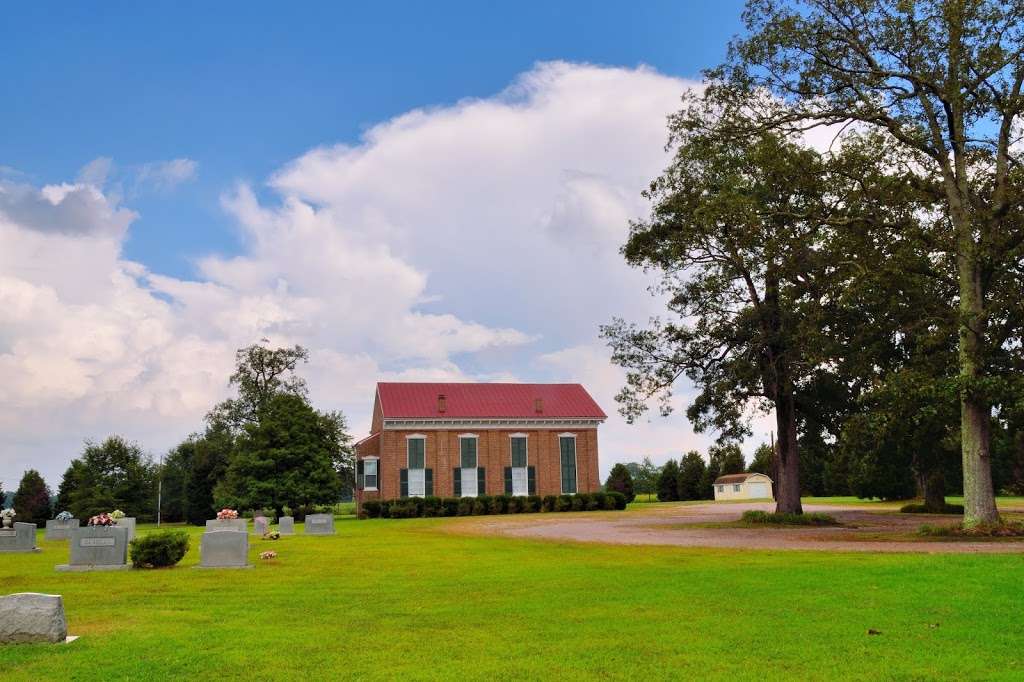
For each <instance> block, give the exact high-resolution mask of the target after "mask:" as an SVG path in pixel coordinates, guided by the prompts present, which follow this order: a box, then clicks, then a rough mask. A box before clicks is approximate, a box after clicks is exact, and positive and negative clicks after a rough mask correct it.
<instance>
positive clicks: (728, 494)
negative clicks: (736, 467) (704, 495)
mask: <svg viewBox="0 0 1024 682" xmlns="http://www.w3.org/2000/svg"><path fill="white" fill-rule="evenodd" d="M771 499H774V496H773V495H772V479H770V478H768V477H767V476H765V475H764V474H729V475H728V476H719V477H718V478H716V479H715V500H771Z"/></svg>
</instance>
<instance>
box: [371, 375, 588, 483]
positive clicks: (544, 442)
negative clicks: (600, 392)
mask: <svg viewBox="0 0 1024 682" xmlns="http://www.w3.org/2000/svg"><path fill="white" fill-rule="evenodd" d="M606 418H607V415H605V413H604V412H603V411H602V410H601V408H600V407H598V405H597V403H596V402H594V399H593V398H591V397H590V394H589V393H587V391H586V389H584V388H583V387H582V386H581V385H579V384H445V383H384V382H382V383H378V384H377V394H376V396H375V398H374V404H373V422H372V424H371V427H370V431H371V433H370V435H369V436H368V437H366V438H364V439H363V440H361V441H359V442H358V443H356V500H357V502H359V503H362V502H363V501H364V500H371V499H385V500H386V499H392V498H397V497H414V496H416V497H418V496H428V495H436V496H438V497H471V496H477V495H501V494H508V495H559V494H572V493H577V492H580V493H589V492H596V491H597V490H599V489H600V482H599V475H598V460H597V427H598V425H599V424H601V423H602V422H603V421H604V420H605V419H606Z"/></svg>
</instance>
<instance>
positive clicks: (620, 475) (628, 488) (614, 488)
mask: <svg viewBox="0 0 1024 682" xmlns="http://www.w3.org/2000/svg"><path fill="white" fill-rule="evenodd" d="M604 489H605V490H607V491H609V492H617V493H622V494H623V495H625V496H626V502H627V503H628V502H632V501H633V500H634V499H635V498H636V493H635V492H634V490H633V476H632V475H631V474H630V473H629V469H627V468H626V465H625V464H616V465H615V466H613V467H612V470H611V472H610V473H609V474H608V481H607V482H605V484H604Z"/></svg>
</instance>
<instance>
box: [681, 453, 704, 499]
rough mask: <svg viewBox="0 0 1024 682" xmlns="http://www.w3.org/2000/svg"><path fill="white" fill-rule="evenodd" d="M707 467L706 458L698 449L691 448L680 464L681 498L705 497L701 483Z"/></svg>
mask: <svg viewBox="0 0 1024 682" xmlns="http://www.w3.org/2000/svg"><path fill="white" fill-rule="evenodd" d="M706 469H707V467H706V466H705V464H704V458H703V457H701V456H700V453H699V452H697V451H696V450H690V451H689V452H687V453H686V455H685V456H684V457H683V460H682V462H681V463H680V465H679V484H678V487H679V499H680V500H700V499H703V498H704V495H703V492H702V491H701V483H702V482H703V480H704V472H705V470H706Z"/></svg>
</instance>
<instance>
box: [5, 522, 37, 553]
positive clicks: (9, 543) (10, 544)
mask: <svg viewBox="0 0 1024 682" xmlns="http://www.w3.org/2000/svg"><path fill="white" fill-rule="evenodd" d="M38 551H39V549H38V548H37V547H36V524H34V523H20V522H17V521H15V523H14V528H0V552H38Z"/></svg>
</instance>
